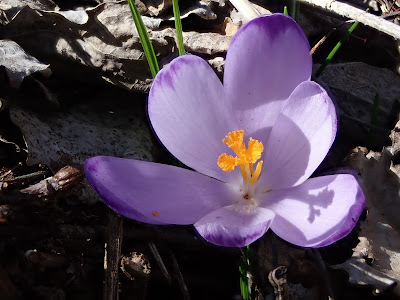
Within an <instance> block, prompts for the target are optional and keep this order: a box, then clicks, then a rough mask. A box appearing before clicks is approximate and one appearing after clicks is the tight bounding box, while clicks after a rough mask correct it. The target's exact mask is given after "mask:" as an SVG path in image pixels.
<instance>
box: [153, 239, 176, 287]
mask: <svg viewBox="0 0 400 300" xmlns="http://www.w3.org/2000/svg"><path fill="white" fill-rule="evenodd" d="M149 247H150V250H151V253H153V256H154V258H155V260H156V261H157V264H158V266H159V267H160V269H161V271H162V273H163V275H164V277H165V279H167V281H168V283H169V284H171V282H172V280H171V275H170V274H169V273H168V270H167V268H166V267H165V264H164V262H163V260H162V258H161V256H160V253H159V252H158V250H157V247H156V245H154V243H153V242H151V243H149Z"/></svg>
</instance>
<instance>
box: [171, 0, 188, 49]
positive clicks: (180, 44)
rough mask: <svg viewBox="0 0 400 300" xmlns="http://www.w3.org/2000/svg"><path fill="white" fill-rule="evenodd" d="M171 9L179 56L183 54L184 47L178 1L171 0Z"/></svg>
mask: <svg viewBox="0 0 400 300" xmlns="http://www.w3.org/2000/svg"><path fill="white" fill-rule="evenodd" d="M172 8H173V10H174V19H175V30H176V37H177V39H178V50H179V55H184V54H185V47H184V46H183V35H182V23H181V14H180V13H179V6H178V0H172Z"/></svg>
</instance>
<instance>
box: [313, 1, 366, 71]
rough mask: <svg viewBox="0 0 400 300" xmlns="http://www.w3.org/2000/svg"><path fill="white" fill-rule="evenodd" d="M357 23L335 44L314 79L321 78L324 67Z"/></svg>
mask: <svg viewBox="0 0 400 300" xmlns="http://www.w3.org/2000/svg"><path fill="white" fill-rule="evenodd" d="M366 11H367V12H368V11H369V8H368V9H367V10H366ZM358 23H359V22H354V24H353V25H351V27H350V28H349V30H347V32H346V34H345V35H344V36H343V37H342V38H341V39H340V41H339V42H338V43H337V44H336V46H335V47H333V49H332V51H331V52H330V53H329V55H328V57H327V58H326V59H325V61H324V63H323V64H322V65H321V66H320V67H319V69H318V70H317V72H316V73H315V77H319V76H321V74H322V72H323V71H324V70H325V68H326V66H327V65H328V64H329V63H330V62H331V60H332V58H333V57H334V56H335V54H336V52H338V50H339V49H340V47H341V46H342V44H344V43H345V42H346V41H347V39H348V38H349V36H350V35H351V34H352V32H353V31H354V29H356V28H357V26H358Z"/></svg>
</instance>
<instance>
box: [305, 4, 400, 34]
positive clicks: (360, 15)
mask: <svg viewBox="0 0 400 300" xmlns="http://www.w3.org/2000/svg"><path fill="white" fill-rule="evenodd" d="M298 1H299V2H301V3H305V4H309V5H313V6H318V7H320V8H323V9H324V10H326V11H329V12H331V13H332V12H333V13H336V14H338V15H340V16H343V17H346V18H349V19H353V20H356V21H358V22H360V23H362V24H364V25H367V26H369V27H372V28H375V29H376V30H378V31H380V32H384V33H386V34H387V35H390V36H392V37H394V38H395V39H400V26H399V25H397V24H394V23H392V22H390V21H387V20H385V19H383V18H381V17H378V16H375V15H373V14H369V13H367V12H365V11H363V10H361V9H358V8H355V7H354V6H351V5H350V4H347V3H343V2H341V1H335V0H298Z"/></svg>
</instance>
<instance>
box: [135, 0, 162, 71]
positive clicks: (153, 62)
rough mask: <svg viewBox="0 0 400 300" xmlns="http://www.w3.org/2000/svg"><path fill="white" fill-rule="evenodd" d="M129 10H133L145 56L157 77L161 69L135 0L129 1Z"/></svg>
mask: <svg viewBox="0 0 400 300" xmlns="http://www.w3.org/2000/svg"><path fill="white" fill-rule="evenodd" d="M128 3H129V8H130V9H131V13H132V17H133V21H134V22H135V25H136V30H137V32H138V34H139V38H140V42H141V43H142V46H143V50H144V54H145V55H146V58H147V62H148V64H149V67H150V71H151V75H152V76H153V77H155V76H156V74H157V73H158V71H159V70H160V68H159V67H158V63H157V58H156V54H155V53H154V49H153V45H152V44H151V41H150V38H149V34H148V33H147V29H146V26H144V23H143V20H142V16H141V15H140V13H139V11H138V9H137V7H136V5H135V2H134V0H128Z"/></svg>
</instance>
